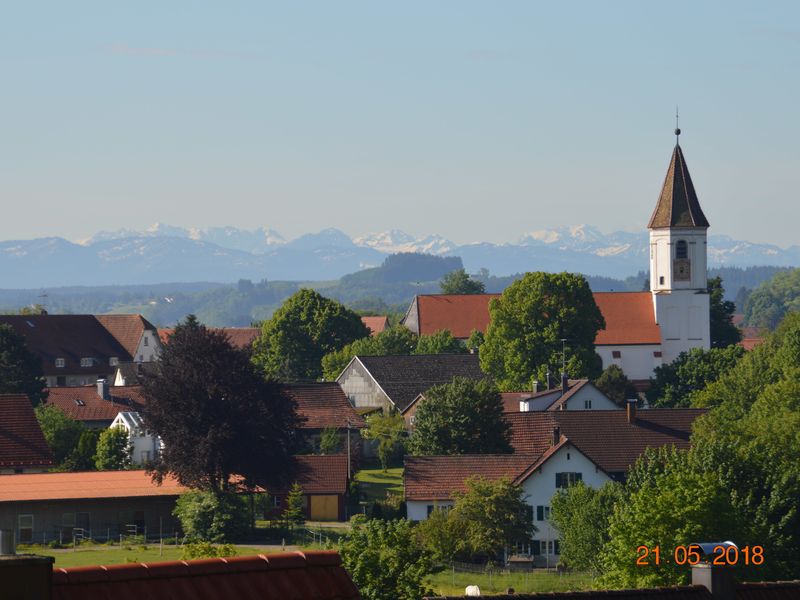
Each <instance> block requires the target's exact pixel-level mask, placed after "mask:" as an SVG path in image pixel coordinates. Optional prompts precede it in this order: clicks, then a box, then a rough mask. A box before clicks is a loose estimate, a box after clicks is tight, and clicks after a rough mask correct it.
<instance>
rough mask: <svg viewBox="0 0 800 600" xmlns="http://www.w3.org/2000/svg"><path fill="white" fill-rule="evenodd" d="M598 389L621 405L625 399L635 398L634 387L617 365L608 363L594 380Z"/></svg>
mask: <svg viewBox="0 0 800 600" xmlns="http://www.w3.org/2000/svg"><path fill="white" fill-rule="evenodd" d="M594 385H595V386H596V387H597V389H598V390H600V391H601V392H603V393H604V394H605V395H606V396H608V397H609V398H611V399H612V400H613V401H614V402H616V403H617V404H619V405H620V406H623V405H624V404H625V401H626V400H630V399H632V398H637V397H638V394H637V392H636V388H635V387H634V386H633V384H632V383H631V382H630V380H629V379H628V378H627V377H626V376H625V373H624V372H623V371H622V369H621V368H620V367H619V366H618V365H609V366H608V367H606V368H605V369H604V370H603V372H602V373H601V374H600V377H598V378H597V379H596V380H595V381H594Z"/></svg>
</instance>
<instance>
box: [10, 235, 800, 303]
mask: <svg viewBox="0 0 800 600" xmlns="http://www.w3.org/2000/svg"><path fill="white" fill-rule="evenodd" d="M397 252H423V253H429V254H435V255H440V256H460V257H461V258H462V260H463V262H464V267H465V268H466V269H467V271H470V272H476V271H478V270H479V269H481V268H486V269H489V271H490V272H491V273H492V274H494V275H510V274H513V273H520V272H524V271H534V270H546V271H564V270H566V271H576V272H581V273H585V274H590V275H606V276H609V277H617V278H622V277H627V276H629V275H633V274H635V273H637V272H638V271H640V270H645V269H647V252H648V236H647V232H646V231H642V232H638V233H630V232H624V231H618V232H613V233H603V232H601V231H600V230H599V229H597V228H595V227H592V226H589V225H578V226H575V227H563V228H559V229H547V230H540V231H531V232H529V233H525V234H524V235H523V236H521V237H520V238H519V240H517V242H515V243H506V244H493V243H489V242H478V243H471V244H464V245H458V244H455V243H453V242H452V241H450V240H448V239H446V238H444V237H442V236H440V235H425V236H421V237H415V236H412V235H410V234H408V233H405V232H403V231H400V230H397V229H393V230H390V231H383V232H379V233H369V234H365V235H359V236H355V237H352V238H351V237H350V236H348V235H347V234H345V233H343V232H342V231H339V230H338V229H325V230H323V231H320V232H318V233H309V234H306V235H302V236H300V237H298V238H296V239H292V240H287V239H286V238H285V237H284V236H282V235H281V234H280V233H278V232H277V231H275V230H273V229H269V228H266V227H259V228H258V229H254V230H245V229H238V228H236V227H214V228H210V229H192V228H184V227H175V226H171V225H164V224H160V223H157V224H155V225H153V226H151V227H148V228H147V229H145V230H144V231H134V230H129V229H121V230H118V231H113V232H107V231H104V232H99V233H97V234H95V235H94V236H92V237H91V238H89V239H86V240H80V241H78V242H70V241H67V240H65V239H63V238H39V239H34V240H14V241H6V242H0V287H2V288H5V289H10V288H43V287H56V286H71V285H114V284H134V283H165V282H192V281H213V282H232V281H236V280H238V279H241V278H246V279H252V280H261V279H269V280H292V281H309V280H332V279H337V278H339V277H341V276H342V275H345V274H347V273H352V272H354V271H358V270H360V269H364V268H367V267H372V266H377V265H379V264H381V262H383V260H384V258H385V257H386V256H387V255H388V254H393V253H397ZM708 252H709V264H710V266H742V267H745V266H753V265H778V266H800V246H792V247H790V248H787V249H784V248H780V247H778V246H773V245H770V244H754V243H750V242H745V241H739V240H734V239H732V238H730V237H728V236H724V235H711V236H709V249H708Z"/></svg>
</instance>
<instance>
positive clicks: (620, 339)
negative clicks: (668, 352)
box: [414, 292, 661, 346]
mask: <svg viewBox="0 0 800 600" xmlns="http://www.w3.org/2000/svg"><path fill="white" fill-rule="evenodd" d="M499 296H500V295H499V294H463V295H420V296H417V297H416V298H415V300H414V302H417V307H418V311H419V332H420V334H421V335H430V334H432V333H436V332H437V331H440V330H442V329H448V330H450V332H451V333H452V334H453V336H455V337H457V338H468V337H469V336H470V334H471V333H472V331H473V330H474V329H477V330H479V331H482V332H484V333H485V332H486V327H487V326H488V325H489V301H490V300H492V299H493V298H498V297H499ZM594 300H595V302H596V303H597V307H598V308H599V309H600V312H601V313H602V314H603V318H604V319H605V321H606V328H605V329H604V330H601V331H599V332H598V333H597V339H596V340H595V344H597V345H600V346H602V345H613V346H617V345H626V344H660V343H661V331H660V329H659V327H658V324H657V323H656V320H655V313H654V312H653V297H652V295H651V294H650V292H595V293H594Z"/></svg>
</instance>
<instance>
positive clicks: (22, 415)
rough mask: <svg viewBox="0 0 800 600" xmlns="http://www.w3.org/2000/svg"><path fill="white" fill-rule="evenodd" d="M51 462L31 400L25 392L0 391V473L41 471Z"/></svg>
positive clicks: (45, 469)
mask: <svg viewBox="0 0 800 600" xmlns="http://www.w3.org/2000/svg"><path fill="white" fill-rule="evenodd" d="M53 466H55V462H54V461H53V454H52V452H50V448H49V447H48V446H47V442H46V441H45V439H44V434H43V433H42V429H41V427H39V421H37V420H36V415H35V414H34V412H33V406H32V405H31V401H30V400H29V399H28V397H27V396H26V395H24V394H0V475H7V474H9V473H41V472H43V471H47V470H48V469H50V468H51V467H53ZM3 479H5V478H3ZM2 485H3V484H2V483H0V487H2Z"/></svg>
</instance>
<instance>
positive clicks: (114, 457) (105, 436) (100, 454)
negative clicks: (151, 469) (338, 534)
mask: <svg viewBox="0 0 800 600" xmlns="http://www.w3.org/2000/svg"><path fill="white" fill-rule="evenodd" d="M94 464H95V467H96V468H97V470H98V471H121V470H122V469H127V468H128V467H130V466H131V444H130V440H129V437H128V431H127V430H126V429H125V428H124V427H122V426H121V425H118V426H117V427H109V428H108V429H104V430H103V431H102V432H101V433H100V437H99V438H98V440H97V449H96V451H95V456H94Z"/></svg>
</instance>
